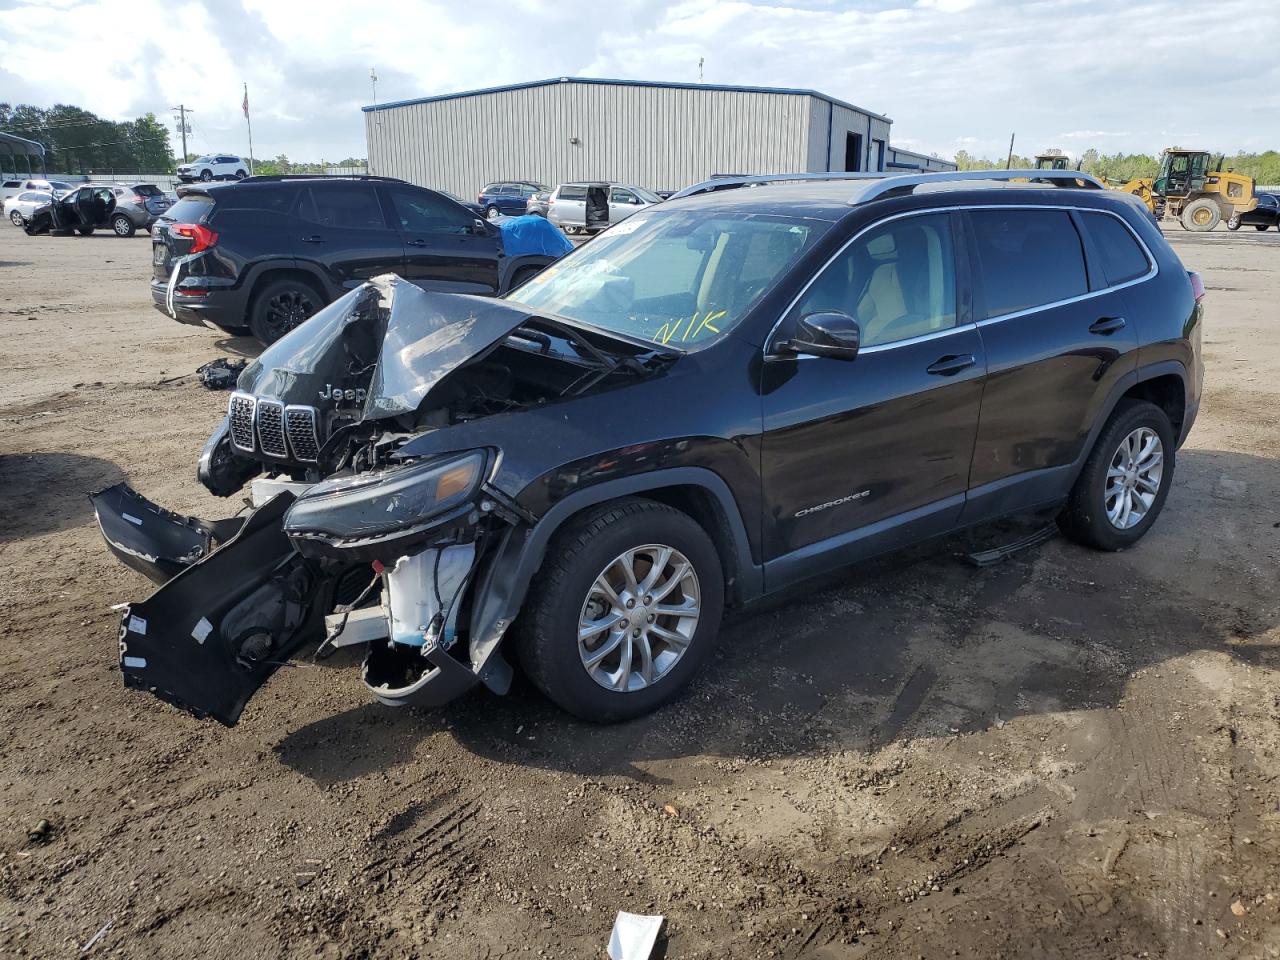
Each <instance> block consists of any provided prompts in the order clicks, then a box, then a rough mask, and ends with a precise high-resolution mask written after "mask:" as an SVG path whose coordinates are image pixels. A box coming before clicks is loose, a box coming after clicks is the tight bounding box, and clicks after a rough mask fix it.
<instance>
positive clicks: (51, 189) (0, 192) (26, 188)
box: [0, 178, 72, 200]
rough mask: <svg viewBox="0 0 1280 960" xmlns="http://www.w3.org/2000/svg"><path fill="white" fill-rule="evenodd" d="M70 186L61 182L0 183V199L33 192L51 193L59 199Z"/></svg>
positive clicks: (15, 181)
mask: <svg viewBox="0 0 1280 960" xmlns="http://www.w3.org/2000/svg"><path fill="white" fill-rule="evenodd" d="M71 189H72V186H71V184H69V183H67V182H65V181H63V180H40V179H30V178H28V179H25V180H24V179H22V178H18V179H14V180H5V181H3V182H0V199H4V200H8V199H9V198H10V197H13V196H17V195H18V194H19V193H27V192H30V191H34V192H36V193H52V194H53V195H54V196H57V197H60V196H62V195H63V194H66V193H68V192H70V191H71Z"/></svg>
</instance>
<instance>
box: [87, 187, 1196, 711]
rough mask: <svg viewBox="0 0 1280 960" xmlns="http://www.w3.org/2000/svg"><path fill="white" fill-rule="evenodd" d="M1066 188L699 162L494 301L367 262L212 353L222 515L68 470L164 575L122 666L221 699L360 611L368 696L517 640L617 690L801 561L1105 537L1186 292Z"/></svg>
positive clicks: (152, 685)
mask: <svg viewBox="0 0 1280 960" xmlns="http://www.w3.org/2000/svg"><path fill="white" fill-rule="evenodd" d="M1015 177H1016V178H1021V179H1022V180H1024V181H1025V180H1030V181H1031V182H1017V183H1008V182H1005V181H1007V180H1008V179H1009V178H1015ZM747 185H751V186H757V185H758V186H762V187H764V189H736V188H739V187H743V186H747ZM996 186H999V187H1002V189H993V187H996ZM1098 186H1099V185H1098V184H1097V182H1096V181H1094V180H1092V179H1091V178H1089V177H1087V176H1085V175H1083V174H1077V173H1070V172H1058V171H1053V172H1049V171H1009V172H1004V171H1000V172H997V173H992V174H983V175H973V174H909V175H890V176H884V177H878V178H848V177H842V176H840V175H831V176H830V177H827V178H815V177H804V176H785V177H775V178H763V177H744V178H734V179H717V180H714V181H708V182H707V183H705V184H700V185H698V186H696V187H693V188H689V189H688V190H686V191H684V192H683V194H681V195H677V197H675V198H674V199H673V200H672V201H670V202H668V203H664V204H662V205H659V206H655V207H653V208H651V209H649V210H646V211H642V212H640V213H638V214H636V215H635V216H634V217H632V218H630V219H629V220H627V222H626V223H624V224H620V225H618V226H615V227H614V228H612V229H611V230H609V231H607V232H605V233H604V234H602V235H601V236H600V237H599V238H597V239H596V240H594V241H592V243H590V244H588V245H586V246H584V247H582V248H580V249H579V250H577V251H575V252H574V253H572V254H570V255H569V256H567V257H566V258H564V259H563V260H561V261H560V262H558V263H556V264H554V265H553V266H551V267H550V268H548V269H547V270H546V271H544V272H543V273H541V274H540V275H538V276H537V277H535V278H534V279H533V280H531V281H530V282H529V283H527V284H526V285H524V286H523V287H521V288H520V289H518V290H516V291H515V292H513V293H512V294H509V295H507V296H506V297H505V298H502V299H498V300H489V299H484V298H479V297H473V296H465V295H454V294H441V293H428V292H425V291H423V290H421V289H420V288H418V287H415V286H413V285H412V284H410V283H407V282H406V281H404V280H402V279H400V278H398V277H395V276H390V275H389V276H384V277H380V278H377V279H375V280H373V281H370V282H368V283H366V284H364V285H363V286H361V287H359V288H358V289H356V290H353V291H351V292H350V293H348V294H346V295H345V296H343V297H342V298H341V299H339V300H337V301H336V302H334V303H333V304H331V305H329V306H328V307H326V308H324V309H323V310H321V311H320V312H319V313H317V314H316V315H315V316H314V317H312V318H311V319H310V320H308V321H307V322H306V323H304V324H302V325H301V326H299V327H298V328H297V329H295V330H293V331H291V332H290V333H288V334H287V335H286V336H284V337H283V338H281V339H280V340H278V341H277V342H276V343H274V344H272V345H271V346H270V347H268V348H267V349H266V350H265V351H264V352H263V353H262V355H261V356H260V357H259V358H258V359H257V360H256V361H255V362H254V363H253V364H251V365H250V366H249V367H248V368H247V369H246V370H245V371H244V373H243V374H242V375H241V377H240V380H239V382H238V385H237V390H236V392H235V393H234V394H233V395H232V396H231V398H230V401H229V405H228V409H227V414H226V417H225V419H224V420H223V421H222V423H221V424H219V426H218V428H217V429H216V430H215V432H214V433H213V435H212V436H211V437H210V439H209V441H208V442H207V444H206V446H205V448H204V451H203V453H202V454H201V456H200V461H199V469H198V475H199V478H200V480H201V481H202V482H203V484H204V485H205V486H206V487H207V488H208V489H209V490H210V491H212V492H213V493H214V494H216V495H218V496H223V497H230V496H233V495H236V494H241V493H242V491H244V490H245V488H246V487H247V488H248V489H247V492H248V499H249V506H248V508H247V509H246V510H245V511H242V512H241V513H240V514H238V515H237V516H234V517H231V518H229V519H225V520H218V521H212V522H209V521H204V520H199V519H196V518H193V517H184V516H179V515H176V514H173V513H170V512H169V511H166V510H164V509H162V508H160V507H158V506H156V505H155V504H152V503H150V502H149V501H147V500H146V499H144V498H143V497H142V496H141V495H140V494H138V493H135V492H134V491H132V490H131V489H129V488H128V487H125V486H123V485H120V486H116V487H112V488H110V489H108V490H105V491H103V492H101V493H100V494H98V495H96V496H95V498H94V502H95V508H96V511H97V515H98V520H99V523H100V524H101V527H102V531H103V534H104V536H105V538H106V540H107V542H108V544H109V546H110V547H111V549H112V550H113V551H114V552H115V553H116V555H117V556H118V557H119V558H120V559H121V560H122V561H123V562H124V563H125V564H127V565H129V566H130V567H132V568H134V569H136V570H139V571H141V572H142V573H144V574H146V575H147V576H148V577H150V578H151V579H153V580H154V581H156V582H157V583H160V584H162V585H161V586H160V587H159V589H158V590H157V591H156V592H155V593H154V594H153V595H152V596H151V597H149V598H148V599H146V600H144V601H141V602H137V603H131V604H128V605H127V606H126V607H125V609H124V613H123V617H122V621H121V628H120V664H121V669H122V672H123V675H124V679H125V683H126V684H127V685H129V686H131V687H136V688H139V689H142V690H147V691H150V692H152V693H154V694H155V695H156V696H158V697H160V698H162V699H164V700H166V701H168V702H170V703H173V704H175V705H177V706H180V707H183V708H185V709H188V710H190V711H192V712H194V713H196V714H197V715H201V716H210V717H213V718H215V719H217V720H219V721H221V722H222V723H224V724H228V725H230V724H234V723H236V722H237V720H238V719H239V717H240V715H241V712H242V710H243V709H244V706H245V704H246V703H247V701H248V700H249V698H250V697H251V696H252V695H253V693H254V692H255V691H256V690H257V689H258V688H259V687H260V686H261V685H262V684H263V683H264V682H265V681H266V680H267V678H268V677H269V676H270V674H271V673H272V672H273V671H274V670H275V669H276V668H277V667H278V666H279V665H280V664H282V663H283V662H284V661H286V660H287V658H288V657H289V656H290V655H292V654H293V653H295V652H296V651H298V650H300V649H301V648H302V647H303V646H304V645H310V646H311V648H312V649H313V654H312V655H321V654H322V653H323V652H324V651H326V650H328V649H331V648H332V647H333V646H334V645H336V644H345V643H351V642H359V643H365V644H367V655H366V657H365V659H364V664H363V679H364V683H365V685H366V686H367V687H368V689H369V691H370V693H371V694H372V695H373V696H374V697H375V698H377V699H378V700H379V701H381V702H383V703H385V704H388V705H392V706H401V705H419V706H432V705H439V704H443V703H445V702H446V701H448V700H450V699H452V698H454V697H456V696H458V695H459V694H461V693H463V692H464V691H466V690H468V689H469V688H472V687H474V686H476V685H480V684H483V685H484V686H486V687H488V688H489V689H490V690H493V691H495V692H497V693H502V692H505V691H506V690H507V688H508V685H509V683H510V681H511V676H512V667H511V666H510V663H509V659H508V655H509V654H511V653H513V652H514V655H515V656H516V657H517V658H518V659H519V661H520V662H521V664H522V666H523V668H524V670H525V671H526V673H527V674H528V676H529V677H530V678H531V679H532V680H533V682H534V683H535V684H536V685H537V686H538V687H539V688H540V689H541V690H542V691H544V692H545V693H546V694H547V695H548V696H549V697H550V698H551V699H552V700H554V701H555V702H556V703H558V704H559V705H561V706H562V707H563V708H565V709H566V710H568V711H570V712H572V713H574V714H577V715H578V716H581V717H584V718H588V719H591V720H596V721H614V720H621V719H625V718H629V717H634V716H637V715H640V714H642V713H645V712H647V711H649V710H652V709H654V708H655V707H656V706H658V705H659V704H660V703H662V702H664V701H666V700H668V699H669V698H671V697H672V696H674V695H675V694H676V693H678V692H679V691H680V690H681V689H682V688H683V687H684V686H685V685H686V684H687V683H688V682H689V681H690V679H691V678H692V677H693V675H694V674H695V673H696V671H697V670H698V668H699V666H700V665H701V664H702V663H703V662H705V660H706V659H707V657H708V656H709V655H710V653H711V651H712V648H713V645H714V643H715V640H716V635H717V632H718V630H719V626H720V618H721V613H722V610H723V609H724V608H725V606H726V605H741V604H746V603H749V602H751V601H753V600H756V599H758V598H760V597H761V596H763V595H764V594H765V593H766V592H769V593H772V592H774V591H777V590H779V589H782V588H784V587H787V586H790V585H792V584H795V583H797V582H799V581H801V580H803V579H805V578H808V577H810V576H813V575H815V574H819V573H822V572H825V571H827V570H829V569H831V568H833V567H836V566H839V565H843V564H847V563H850V562H853V561H856V560H859V559H861V558H864V557H867V556H870V555H873V554H876V553H880V552H884V551H887V550H890V549H894V548H897V547H901V546H904V545H906V544H909V543H913V542H917V541H920V540H923V539H926V538H930V537H935V536H938V535H941V534H945V533H949V532H951V531H954V530H956V529H959V528H961V527H964V526H969V525H973V524H979V523H984V522H987V521H990V520H992V519H995V518H998V517H1002V516H1006V515H1008V514H1012V513H1019V512H1025V511H1030V510H1038V509H1043V508H1046V507H1051V508H1056V509H1058V510H1059V515H1058V522H1059V525H1060V527H1061V529H1062V530H1063V531H1064V532H1065V533H1066V534H1067V535H1068V536H1070V537H1072V538H1074V539H1075V540H1077V541H1080V542H1082V543H1085V544H1088V545H1091V546H1094V547H1097V548H1100V549H1107V550H1118V549H1123V548H1125V547H1128V546H1130V545H1132V544H1134V543H1135V542H1137V540H1138V539H1140V538H1141V537H1142V536H1143V535H1144V534H1145V533H1146V531H1147V530H1148V529H1149V528H1150V527H1151V524H1152V523H1153V522H1154V521H1155V518H1156V516H1157V515H1158V514H1159V512H1160V510H1161V507H1162V506H1163V504H1164V500H1165V497H1166V496H1167V493H1168V490H1169V485H1170V483H1171V482H1172V477H1173V469H1174V458H1175V454H1176V451H1177V448H1178V447H1179V446H1180V445H1181V443H1182V442H1183V440H1184V439H1185V438H1186V436H1187V433H1188V431H1189V430H1190V429H1191V426H1192V423H1193V422H1194V419H1195V415H1196V411H1197V408H1198V404H1199V397H1200V381H1201V372H1202V364H1201V359H1200V326H1201V310H1202V306H1201V298H1202V296H1203V292H1204V290H1203V286H1202V285H1201V284H1200V282H1199V278H1198V277H1196V276H1195V275H1194V274H1188V272H1187V271H1185V270H1184V269H1183V268H1182V265H1181V264H1180V263H1179V261H1178V259H1177V256H1176V255H1175V254H1174V253H1173V251H1172V250H1171V249H1170V248H1169V246H1168V244H1167V243H1165V241H1164V240H1163V238H1162V237H1161V235H1160V233H1159V231H1158V230H1157V229H1156V228H1155V227H1154V226H1153V225H1152V224H1151V222H1150V219H1149V218H1148V217H1147V216H1146V215H1145V213H1144V211H1143V210H1142V209H1141V208H1140V207H1139V206H1138V205H1136V204H1135V203H1132V202H1131V200H1130V198H1128V197H1126V196H1123V195H1121V194H1117V193H1114V192H1111V191H1105V190H1101V189H1098ZM242 495H243V494H242Z"/></svg>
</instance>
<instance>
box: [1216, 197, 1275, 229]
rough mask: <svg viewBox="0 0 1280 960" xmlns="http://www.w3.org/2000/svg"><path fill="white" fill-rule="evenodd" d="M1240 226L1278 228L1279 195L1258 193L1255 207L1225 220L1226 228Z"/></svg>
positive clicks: (1237, 227)
mask: <svg viewBox="0 0 1280 960" xmlns="http://www.w3.org/2000/svg"><path fill="white" fill-rule="evenodd" d="M1241 227H1253V228H1254V229H1255V230H1266V229H1267V227H1275V228H1276V229H1277V230H1280V197H1277V196H1276V195H1275V194H1274V193H1260V194H1258V205H1257V206H1256V207H1254V208H1253V209H1252V210H1250V211H1249V212H1248V213H1242V214H1239V215H1237V216H1234V217H1232V218H1231V219H1230V220H1228V221H1227V229H1228V230H1239V229H1240V228H1241Z"/></svg>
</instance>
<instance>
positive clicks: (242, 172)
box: [236, 170, 248, 180]
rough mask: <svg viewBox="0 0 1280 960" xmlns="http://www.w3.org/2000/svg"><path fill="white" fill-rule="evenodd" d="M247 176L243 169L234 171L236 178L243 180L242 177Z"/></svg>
mask: <svg viewBox="0 0 1280 960" xmlns="http://www.w3.org/2000/svg"><path fill="white" fill-rule="evenodd" d="M247 176H248V174H247V173H245V172H244V171H243V170H237V171H236V179H237V180H243V179H244V178H245V177H247Z"/></svg>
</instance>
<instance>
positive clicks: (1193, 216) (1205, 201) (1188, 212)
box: [1181, 197, 1222, 233]
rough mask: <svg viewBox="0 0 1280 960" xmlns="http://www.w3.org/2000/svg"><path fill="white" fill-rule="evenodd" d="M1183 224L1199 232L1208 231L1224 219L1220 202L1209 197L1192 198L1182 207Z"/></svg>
mask: <svg viewBox="0 0 1280 960" xmlns="http://www.w3.org/2000/svg"><path fill="white" fill-rule="evenodd" d="M1181 219H1182V225H1183V226H1184V227H1186V228H1187V229H1188V230H1194V231H1196V232H1197V233H1208V232H1209V231H1210V230H1212V229H1213V228H1214V227H1216V226H1217V225H1218V222H1219V221H1220V220H1221V219H1222V211H1221V210H1219V209H1218V204H1217V203H1216V202H1214V201H1213V200H1210V199H1209V198H1208V197H1201V198H1200V199H1199V200H1192V201H1191V202H1190V203H1188V204H1187V205H1186V206H1185V207H1183V208H1182V217H1181Z"/></svg>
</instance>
